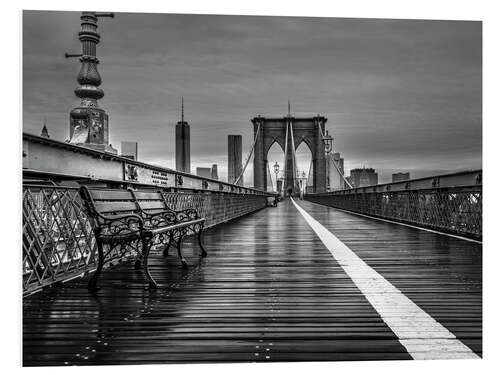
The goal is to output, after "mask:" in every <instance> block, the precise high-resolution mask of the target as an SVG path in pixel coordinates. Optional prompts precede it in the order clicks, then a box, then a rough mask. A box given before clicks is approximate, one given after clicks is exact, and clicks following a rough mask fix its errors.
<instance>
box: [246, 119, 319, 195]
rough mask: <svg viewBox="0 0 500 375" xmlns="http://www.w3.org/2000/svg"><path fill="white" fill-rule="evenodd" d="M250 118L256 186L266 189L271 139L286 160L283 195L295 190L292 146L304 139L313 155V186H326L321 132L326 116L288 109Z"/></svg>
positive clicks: (293, 192) (296, 185)
mask: <svg viewBox="0 0 500 375" xmlns="http://www.w3.org/2000/svg"><path fill="white" fill-rule="evenodd" d="M251 121H252V123H253V126H254V139H255V147H254V163H253V176H254V187H255V188H256V189H261V190H267V174H268V168H267V164H268V160H267V154H268V152H269V149H270V148H271V146H272V145H273V144H274V142H277V143H278V144H279V145H280V146H281V149H282V150H283V152H284V153H285V160H286V161H285V164H286V166H285V175H284V181H283V191H284V193H285V195H294V194H298V193H299V191H298V189H299V187H298V186H299V184H298V181H297V178H296V177H297V176H296V166H295V160H294V159H295V150H296V149H297V148H298V147H299V145H300V144H301V143H302V142H305V143H306V144H307V146H308V147H309V150H310V151H311V155H312V166H313V190H314V191H315V192H323V191H325V190H326V161H325V160H326V159H325V147H324V144H323V136H322V134H324V132H325V123H326V121H327V119H326V117H323V116H320V115H317V116H314V117H295V116H292V115H291V114H290V112H289V113H288V115H286V116H285V117H281V118H279V117H273V118H266V117H262V116H257V117H254V118H253V119H252V120H251Z"/></svg>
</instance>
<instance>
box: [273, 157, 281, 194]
mask: <svg viewBox="0 0 500 375" xmlns="http://www.w3.org/2000/svg"><path fill="white" fill-rule="evenodd" d="M273 169H274V174H275V175H276V192H278V173H279V172H280V165H279V164H278V162H276V163H274V166H273Z"/></svg>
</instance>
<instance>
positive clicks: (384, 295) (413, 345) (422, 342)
mask: <svg viewBox="0 0 500 375" xmlns="http://www.w3.org/2000/svg"><path fill="white" fill-rule="evenodd" d="M292 202H293V204H294V205H295V207H296V208H297V210H298V211H299V212H300V213H301V214H302V216H303V217H304V219H305V220H306V222H307V223H308V224H309V226H310V227H311V228H312V229H313V230H314V232H316V234H317V235H318V237H319V238H320V240H321V241H322V242H323V244H324V245H325V246H326V248H327V249H328V250H329V251H330V253H331V254H332V255H333V257H334V258H335V260H336V261H337V262H338V263H339V265H340V266H341V267H342V269H343V270H344V271H345V273H347V275H348V276H349V277H350V278H351V279H352V281H353V282H354V284H355V285H356V286H357V287H358V289H359V290H360V291H361V293H363V295H364V296H365V297H366V299H367V300H368V302H370V304H371V305H372V306H373V307H374V309H375V310H376V311H377V313H378V314H379V315H380V317H381V318H382V320H383V321H384V322H385V323H386V324H387V325H388V326H389V328H390V329H391V330H392V331H393V332H394V333H395V334H396V336H397V337H398V339H399V342H400V343H401V344H402V345H403V346H404V347H405V348H406V350H407V351H408V353H409V354H410V355H411V356H412V357H413V359H458V358H460V359H466V358H480V357H479V356H478V355H477V354H475V353H474V352H473V351H472V350H471V349H470V348H469V347H468V346H466V345H464V344H463V343H462V342H461V341H460V340H458V339H457V338H456V336H455V335H454V334H453V333H451V332H450V331H449V330H448V329H446V328H445V327H444V326H443V325H441V324H440V323H438V322H437V321H436V320H435V319H434V318H433V317H432V316H430V315H429V314H427V313H426V312H425V311H424V310H422V309H421V308H420V307H418V306H417V305H416V304H415V303H414V302H413V301H412V300H410V299H409V298H408V297H406V296H405V295H404V294H403V293H401V292H400V291H399V290H398V289H397V288H396V287H395V286H394V285H392V284H391V283H390V282H389V281H387V280H386V279H385V278H384V277H383V276H382V275H380V274H379V273H378V272H377V271H375V270H374V269H373V268H371V267H370V266H369V265H368V264H366V263H365V262H364V261H363V260H362V259H361V258H360V257H358V256H357V255H356V254H355V253H354V252H353V251H352V250H351V249H349V248H348V247H347V246H346V245H345V244H344V243H343V242H342V241H340V240H339V239H338V238H337V237H336V236H335V235H334V234H333V233H331V232H330V231H329V230H328V229H326V228H325V227H324V226H323V225H322V224H321V223H319V222H318V221H317V220H315V219H314V218H313V217H312V216H311V215H309V214H308V213H307V212H306V211H305V210H304V209H303V208H302V207H300V206H299V205H298V204H297V203H295V201H294V200H293V199H292Z"/></svg>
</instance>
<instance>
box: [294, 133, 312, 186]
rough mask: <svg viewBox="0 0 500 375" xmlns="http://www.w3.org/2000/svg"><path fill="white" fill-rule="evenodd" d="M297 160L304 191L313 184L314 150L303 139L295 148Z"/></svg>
mask: <svg viewBox="0 0 500 375" xmlns="http://www.w3.org/2000/svg"><path fill="white" fill-rule="evenodd" d="M295 160H296V162H297V171H298V176H297V177H298V179H299V186H300V189H301V191H302V192H303V193H305V191H306V187H307V186H308V185H312V176H313V172H314V171H313V165H312V152H311V149H310V147H309V145H308V144H307V142H306V141H305V140H302V141H301V142H300V143H299V144H298V145H297V147H296V149H295Z"/></svg>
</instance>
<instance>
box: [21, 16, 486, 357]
mask: <svg viewBox="0 0 500 375" xmlns="http://www.w3.org/2000/svg"><path fill="white" fill-rule="evenodd" d="M112 16H113V14H112V13H96V12H83V13H82V14H81V31H80V33H79V38H80V41H81V46H82V52H81V53H77V54H66V57H68V58H72V57H77V58H79V61H80V68H81V69H80V72H79V73H78V76H77V81H78V87H77V89H76V90H75V94H76V96H77V97H78V98H79V99H80V100H81V103H80V104H79V105H78V106H77V107H76V108H74V109H73V110H71V111H70V128H69V131H70V139H69V141H67V142H62V141H58V140H54V139H51V138H49V137H48V134H47V130H46V129H45V130H44V133H42V136H39V135H34V134H30V133H27V132H26V133H23V207H22V209H23V244H22V254H23V255H22V256H23V258H22V265H23V270H22V277H23V363H24V365H25V366H49V365H57V366H64V365H104V364H148V363H149V364H151V363H180V362H190V363H192V362H274V361H338V360H344V361H345V360H395V359H456V358H480V357H481V356H482V170H464V171H459V172H453V173H447V174H441V175H432V176H429V177H422V178H414V179H406V180H402V181H398V182H390V183H381V184H379V183H377V184H365V185H363V186H355V184H353V182H352V181H350V180H349V179H347V178H346V177H345V176H344V174H343V172H342V171H341V170H340V168H339V166H338V165H337V164H333V166H334V167H335V169H332V168H329V167H328V165H329V164H328V162H327V160H328V159H329V158H330V154H331V152H332V149H333V147H334V146H333V138H332V137H331V136H329V135H328V132H327V129H326V123H327V118H326V117H325V116H323V115H320V114H317V115H311V116H294V115H293V114H292V113H291V111H290V104H289V110H288V113H287V114H285V115H283V116H281V117H276V116H262V115H258V116H254V117H253V118H252V119H251V120H250V121H249V123H248V126H249V127H250V126H251V127H252V131H253V139H252V142H251V147H250V152H249V154H248V155H247V157H246V159H245V160H241V156H240V159H239V161H238V162H237V163H236V164H240V165H237V168H235V170H234V173H233V179H232V180H230V181H228V182H225V181H221V180H220V179H217V178H214V176H202V175H200V174H196V175H195V174H192V173H190V170H189V169H186V165H189V156H190V154H193V153H194V152H195V150H191V151H190V150H189V127H188V125H187V122H186V121H185V120H184V111H183V113H182V120H181V121H180V122H179V123H178V125H177V126H178V129H179V135H178V143H176V146H177V147H179V150H180V151H179V152H177V154H176V155H177V157H178V160H180V161H181V162H180V163H179V164H177V168H176V169H173V168H166V167H160V166H158V165H156V164H151V163H145V162H141V161H139V160H137V159H134V158H130V157H126V156H124V155H122V156H120V155H118V154H117V152H116V150H115V149H114V148H113V147H112V146H111V145H110V144H109V132H110V128H111V129H112V127H111V126H109V124H108V114H107V113H106V111H105V110H104V109H102V108H100V107H99V104H98V100H100V99H101V98H102V97H103V95H104V92H103V90H102V89H101V88H100V87H99V86H100V85H101V77H100V75H99V73H98V71H97V66H98V63H99V61H98V59H97V57H96V45H97V44H98V43H99V40H100V35H99V34H98V32H97V21H98V19H99V18H103V17H108V18H109V17H112ZM186 142H187V143H186ZM302 143H304V144H306V145H307V147H308V149H309V150H310V151H311V169H310V171H309V176H308V177H307V178H303V177H301V174H300V172H299V168H298V166H297V164H298V163H297V154H296V150H297V148H298V147H299V145H300V144H302ZM275 144H277V145H279V147H280V148H281V150H282V151H283V155H284V157H283V161H282V178H281V179H278V178H276V179H275V180H274V182H273V181H272V180H271V172H270V168H271V167H272V165H270V161H268V153H269V150H270V149H271V147H272V146H273V145H275ZM239 147H240V148H241V145H240V146H239ZM240 153H241V149H240ZM250 161H251V162H252V166H253V182H251V183H247V184H246V185H247V186H245V184H243V183H242V182H241V181H242V177H243V175H244V173H245V171H246V170H247V166H248V165H250ZM332 170H333V172H332ZM331 173H336V175H337V176H338V177H340V182H341V188H338V189H330V188H329V187H328V186H329V185H328V182H329V181H330V179H331V178H332V175H331ZM277 174H278V171H276V175H277ZM278 180H279V181H278ZM278 182H279V184H278ZM250 185H251V187H250Z"/></svg>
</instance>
